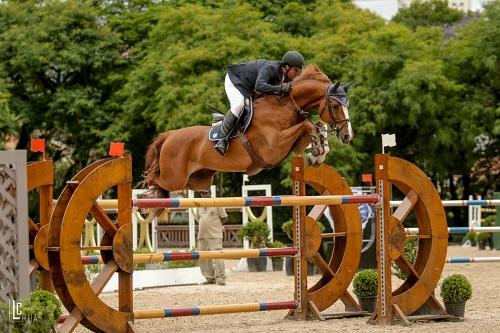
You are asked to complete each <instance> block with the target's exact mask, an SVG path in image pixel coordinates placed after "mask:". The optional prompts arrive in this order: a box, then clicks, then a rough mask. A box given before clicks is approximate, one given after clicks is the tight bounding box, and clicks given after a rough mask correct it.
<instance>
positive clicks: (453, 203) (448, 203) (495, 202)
mask: <svg viewBox="0 0 500 333" xmlns="http://www.w3.org/2000/svg"><path fill="white" fill-rule="evenodd" d="M401 202H402V201H393V200H391V201H390V204H391V207H397V206H399V205H401ZM441 202H442V203H443V207H467V206H489V207H491V206H500V199H492V200H442V201H441Z"/></svg>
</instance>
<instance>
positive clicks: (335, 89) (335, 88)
mask: <svg viewBox="0 0 500 333" xmlns="http://www.w3.org/2000/svg"><path fill="white" fill-rule="evenodd" d="M339 87H340V82H335V83H334V84H333V86H332V87H331V88H330V93H334V92H336V91H337V89H338V88H339Z"/></svg>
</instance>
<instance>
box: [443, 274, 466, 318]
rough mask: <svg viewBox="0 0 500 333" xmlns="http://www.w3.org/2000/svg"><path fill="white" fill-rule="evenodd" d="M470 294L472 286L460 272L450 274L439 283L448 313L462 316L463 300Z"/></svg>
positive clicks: (463, 310)
mask: <svg viewBox="0 0 500 333" xmlns="http://www.w3.org/2000/svg"><path fill="white" fill-rule="evenodd" d="M471 296H472V286H471V284H470V282H469V280H467V278H466V277H465V276H463V275H462V274H452V275H450V276H447V277H446V278H444V280H443V282H442V283H441V297H442V298H443V302H444V306H445V308H446V312H448V314H450V315H452V316H455V317H459V318H463V317H464V314H465V302H466V301H467V300H469V299H470V298H471Z"/></svg>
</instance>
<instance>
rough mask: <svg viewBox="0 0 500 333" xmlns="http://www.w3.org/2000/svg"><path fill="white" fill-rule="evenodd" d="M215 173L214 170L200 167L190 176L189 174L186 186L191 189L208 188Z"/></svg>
mask: <svg viewBox="0 0 500 333" xmlns="http://www.w3.org/2000/svg"><path fill="white" fill-rule="evenodd" d="M215 173H216V171H214V170H208V169H201V170H198V171H196V172H194V173H192V174H191V176H189V179H188V182H187V185H186V188H189V189H191V190H193V191H201V190H207V189H209V188H210V186H211V185H212V183H213V180H214V175H215Z"/></svg>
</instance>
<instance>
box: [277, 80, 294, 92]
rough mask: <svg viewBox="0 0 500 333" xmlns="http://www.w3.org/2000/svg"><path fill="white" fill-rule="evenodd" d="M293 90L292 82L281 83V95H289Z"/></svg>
mask: <svg viewBox="0 0 500 333" xmlns="http://www.w3.org/2000/svg"><path fill="white" fill-rule="evenodd" d="M291 91H292V84H291V83H290V82H285V83H283V84H282V85H281V88H280V95H289V94H290V92H291Z"/></svg>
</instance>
